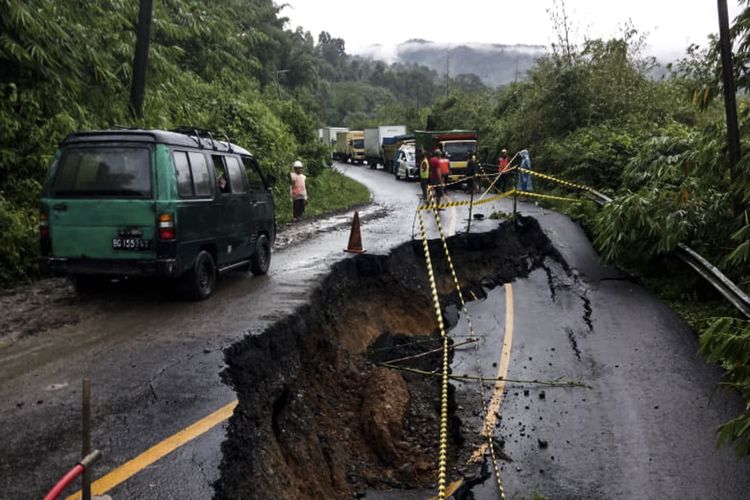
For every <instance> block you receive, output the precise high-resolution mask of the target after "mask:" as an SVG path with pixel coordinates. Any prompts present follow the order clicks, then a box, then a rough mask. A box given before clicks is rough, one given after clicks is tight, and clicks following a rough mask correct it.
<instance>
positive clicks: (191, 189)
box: [173, 151, 211, 198]
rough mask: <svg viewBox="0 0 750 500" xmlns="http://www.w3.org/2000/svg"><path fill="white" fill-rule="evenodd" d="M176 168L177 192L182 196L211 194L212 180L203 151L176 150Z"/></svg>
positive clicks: (174, 153)
mask: <svg viewBox="0 0 750 500" xmlns="http://www.w3.org/2000/svg"><path fill="white" fill-rule="evenodd" d="M173 158H174V168H175V173H176V174H177V193H178V194H179V195H180V197H181V198H191V197H193V196H210V195H211V180H210V178H209V176H208V166H207V165H206V157H205V156H203V154H202V153H188V152H186V151H174V152H173Z"/></svg>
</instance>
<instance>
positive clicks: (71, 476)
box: [44, 464, 86, 500]
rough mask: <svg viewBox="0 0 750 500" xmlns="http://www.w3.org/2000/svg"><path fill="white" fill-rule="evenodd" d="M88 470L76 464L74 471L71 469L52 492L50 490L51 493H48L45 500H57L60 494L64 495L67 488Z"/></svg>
mask: <svg viewBox="0 0 750 500" xmlns="http://www.w3.org/2000/svg"><path fill="white" fill-rule="evenodd" d="M85 470H86V468H85V467H84V466H83V465H81V464H76V465H75V466H74V467H73V468H72V469H70V470H69V471H68V472H67V474H65V475H64V476H63V477H62V478H60V480H59V481H58V482H57V484H56V485H54V486H53V487H52V489H51V490H49V493H47V496H45V497H44V500H57V497H59V496H60V493H62V492H63V491H64V490H65V488H67V487H68V486H70V483H72V482H73V481H75V479H76V478H77V477H78V476H80V475H81V474H83V471H85Z"/></svg>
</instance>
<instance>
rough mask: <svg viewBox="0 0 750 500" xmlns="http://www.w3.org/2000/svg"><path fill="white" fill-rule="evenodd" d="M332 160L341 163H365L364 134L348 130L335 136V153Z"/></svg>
mask: <svg viewBox="0 0 750 500" xmlns="http://www.w3.org/2000/svg"><path fill="white" fill-rule="evenodd" d="M333 159H334V160H338V161H343V162H352V163H359V164H360V165H361V164H362V163H364V161H365V132H364V131H363V130H349V131H348V132H339V133H337V134H336V151H335V152H334V153H333Z"/></svg>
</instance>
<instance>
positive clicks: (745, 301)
mask: <svg viewBox="0 0 750 500" xmlns="http://www.w3.org/2000/svg"><path fill="white" fill-rule="evenodd" d="M590 193H591V194H592V195H593V199H594V201H595V202H596V203H597V204H599V205H601V206H604V205H606V204H607V203H611V202H612V198H610V197H609V196H607V195H605V194H602V193H600V192H598V191H594V190H591V191H590ZM675 254H676V255H677V256H678V257H679V258H680V259H682V260H683V261H684V262H685V263H686V264H687V265H689V266H690V267H692V268H693V269H694V270H695V271H696V272H697V273H698V274H700V275H701V276H702V277H703V279H705V280H706V281H708V282H709V283H710V284H711V286H713V287H714V288H715V289H716V291H718V292H719V293H720V294H721V295H722V296H723V297H724V298H725V299H727V300H728V301H729V302H730V303H731V304H732V305H733V306H734V307H736V308H737V310H738V311H740V312H741V313H742V314H744V315H745V316H746V317H748V318H750V297H748V295H747V294H745V293H744V292H743V291H742V290H741V289H740V287H738V286H737V285H735V284H734V282H732V280H730V279H729V278H727V277H726V275H725V274H724V273H722V272H721V271H719V269H718V268H717V267H716V266H714V265H713V264H711V263H710V262H709V261H707V260H706V259H705V258H704V257H702V256H701V255H700V254H699V253H698V252H696V251H695V250H693V249H692V248H690V247H689V246H687V245H685V244H684V243H678V244H677V250H676V251H675Z"/></svg>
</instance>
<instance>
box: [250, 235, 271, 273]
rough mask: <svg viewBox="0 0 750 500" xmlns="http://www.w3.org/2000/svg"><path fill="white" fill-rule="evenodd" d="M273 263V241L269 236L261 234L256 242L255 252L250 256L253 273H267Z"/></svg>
mask: <svg viewBox="0 0 750 500" xmlns="http://www.w3.org/2000/svg"><path fill="white" fill-rule="evenodd" d="M270 265H271V242H270V241H268V236H266V235H265V234H261V235H260V236H258V241H256V242H255V253H253V256H252V257H251V258H250V271H252V273H253V274H255V275H258V274H266V273H267V272H268V268H269V267H270Z"/></svg>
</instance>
